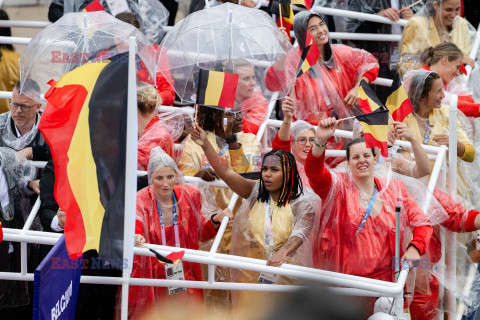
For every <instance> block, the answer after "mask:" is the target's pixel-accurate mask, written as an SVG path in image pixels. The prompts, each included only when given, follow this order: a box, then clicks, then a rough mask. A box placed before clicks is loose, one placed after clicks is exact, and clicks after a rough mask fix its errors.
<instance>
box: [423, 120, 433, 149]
mask: <svg viewBox="0 0 480 320" xmlns="http://www.w3.org/2000/svg"><path fill="white" fill-rule="evenodd" d="M430 133H432V126H431V125H430V123H427V130H426V132H425V138H423V144H427V142H428V139H429V138H430Z"/></svg>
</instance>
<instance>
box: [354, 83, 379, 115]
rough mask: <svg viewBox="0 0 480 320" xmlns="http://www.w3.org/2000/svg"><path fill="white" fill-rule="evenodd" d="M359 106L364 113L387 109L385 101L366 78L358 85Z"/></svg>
mask: <svg viewBox="0 0 480 320" xmlns="http://www.w3.org/2000/svg"><path fill="white" fill-rule="evenodd" d="M358 106H359V107H360V109H362V111H363V113H364V114H365V113H370V112H373V111H375V110H377V109H380V110H382V109H385V110H386V108H385V106H384V105H383V103H382V102H381V101H380V99H379V98H378V97H377V95H376V94H375V92H373V90H372V88H371V87H370V86H369V85H368V83H367V82H366V81H365V80H362V81H360V85H359V86H358Z"/></svg>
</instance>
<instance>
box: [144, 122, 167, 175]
mask: <svg viewBox="0 0 480 320" xmlns="http://www.w3.org/2000/svg"><path fill="white" fill-rule="evenodd" d="M157 146H160V147H161V148H162V149H163V151H165V152H166V153H167V154H168V155H169V156H170V157H172V158H174V151H173V139H172V137H171V136H170V133H169V132H168V130H167V128H165V127H164V126H163V124H162V123H161V122H160V119H159V118H158V117H154V118H153V119H152V120H151V121H150V122H149V123H148V125H147V126H146V127H145V131H144V132H143V134H142V136H141V137H140V138H139V139H138V170H143V171H145V170H147V166H148V161H149V159H150V151H152V149H153V148H155V147H157Z"/></svg>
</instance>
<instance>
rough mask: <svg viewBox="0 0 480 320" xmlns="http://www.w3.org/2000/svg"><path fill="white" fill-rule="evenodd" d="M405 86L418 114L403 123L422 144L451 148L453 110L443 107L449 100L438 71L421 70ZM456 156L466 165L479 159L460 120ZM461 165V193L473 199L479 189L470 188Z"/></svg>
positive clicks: (458, 189) (459, 173)
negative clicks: (450, 128)
mask: <svg viewBox="0 0 480 320" xmlns="http://www.w3.org/2000/svg"><path fill="white" fill-rule="evenodd" d="M404 86H405V89H406V90H407V93H408V97H409V98H410V101H411V102H412V105H413V108H414V112H413V113H411V114H409V115H408V116H407V117H406V118H405V119H404V120H403V123H405V124H406V125H407V126H408V127H409V128H410V130H411V131H412V133H413V135H414V137H415V139H416V140H417V141H418V142H420V143H422V144H428V145H446V146H448V144H449V137H448V130H449V120H448V119H449V111H448V106H447V105H443V104H442V100H443V98H444V97H445V94H444V93H443V81H442V78H441V77H440V76H439V75H438V73H436V72H432V71H426V70H417V71H415V72H414V73H413V74H412V75H411V76H410V78H409V79H406V80H405V81H404ZM456 153H457V156H458V158H459V159H461V160H463V162H473V161H474V160H475V149H474V148H473V145H472V142H471V141H470V139H469V138H468V136H467V134H466V133H465V131H464V129H463V126H462V124H461V123H460V120H458V121H457V150H456ZM461 165H462V162H459V168H458V169H459V170H458V181H457V183H458V186H457V193H458V194H459V195H460V196H461V197H462V198H464V199H467V200H471V198H472V197H471V195H472V194H471V191H474V190H473V189H475V187H474V188H472V187H469V185H468V184H469V182H468V180H467V179H466V177H465V175H464V173H463V172H462V170H461V168H460V167H461Z"/></svg>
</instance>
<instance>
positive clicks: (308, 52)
mask: <svg viewBox="0 0 480 320" xmlns="http://www.w3.org/2000/svg"><path fill="white" fill-rule="evenodd" d="M305 44H308V45H306V46H305V48H304V49H303V51H302V56H301V58H300V64H299V66H298V71H297V78H298V77H300V76H301V75H302V74H304V73H305V72H307V71H308V70H309V69H310V68H311V67H313V66H314V65H315V63H317V60H318V57H319V56H320V51H319V50H318V47H317V46H316V45H315V43H313V40H312V37H311V36H310V34H309V33H308V32H307V39H306V41H305Z"/></svg>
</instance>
